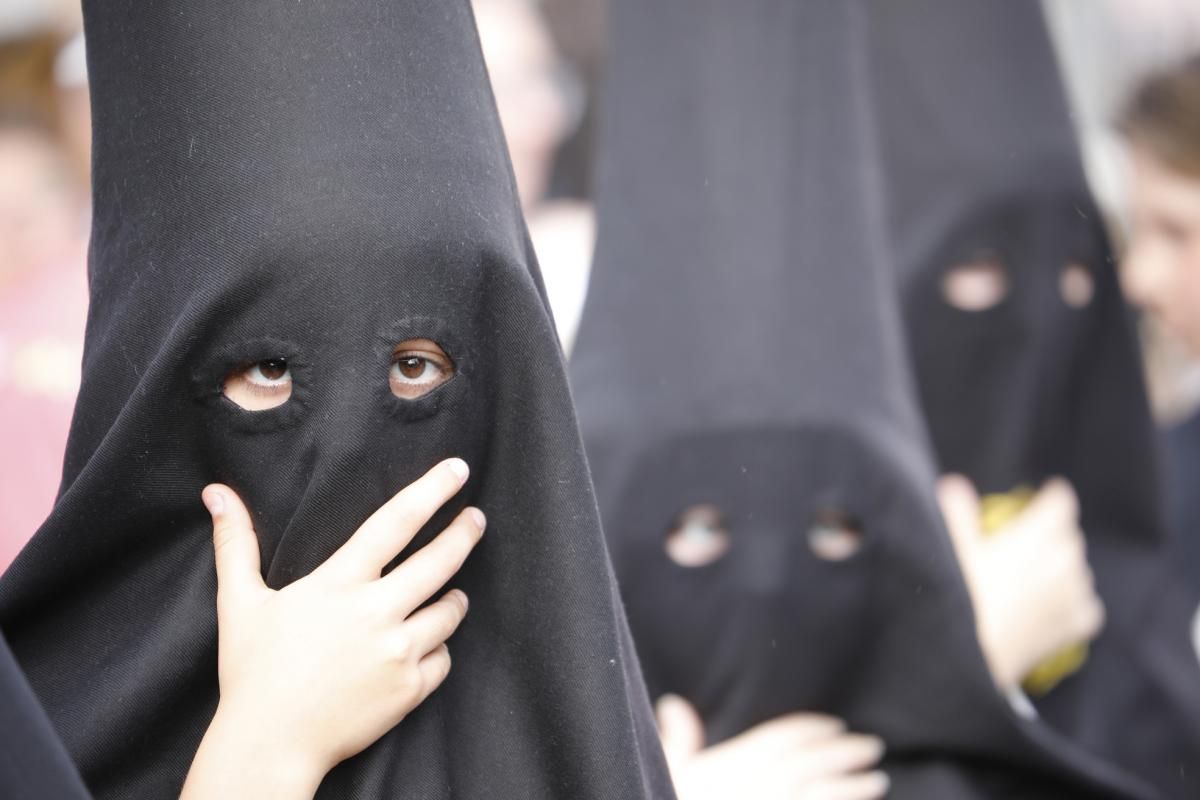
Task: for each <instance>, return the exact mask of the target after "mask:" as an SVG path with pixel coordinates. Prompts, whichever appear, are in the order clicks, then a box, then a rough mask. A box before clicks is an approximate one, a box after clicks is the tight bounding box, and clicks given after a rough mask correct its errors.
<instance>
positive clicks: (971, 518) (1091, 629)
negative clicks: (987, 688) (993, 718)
mask: <svg viewBox="0 0 1200 800" xmlns="http://www.w3.org/2000/svg"><path fill="white" fill-rule="evenodd" d="M938 497H939V500H940V502H941V506H942V513H943V515H944V516H945V518H946V526H947V528H949V531H950V538H951V539H952V540H953V542H954V549H955V552H956V553H957V555H958V560H959V564H960V566H961V568H962V571H963V577H964V578H965V579H966V582H967V589H968V590H969V592H970V594H971V604H972V606H973V607H974V610H975V627H976V632H977V634H978V637H979V644H980V647H981V649H982V650H983V654H984V657H985V658H986V660H987V663H988V667H989V669H990V670H991V673H992V679H993V680H994V681H995V683H996V685H997V686H998V687H999V688H1000V689H1001V690H1002V691H1011V690H1014V689H1016V688H1017V687H1018V686H1019V685H1020V683H1021V680H1022V679H1023V678H1024V677H1025V676H1026V675H1028V674H1029V672H1030V671H1031V670H1032V669H1033V668H1034V667H1035V666H1037V665H1038V664H1039V663H1041V662H1042V661H1043V660H1044V659H1046V658H1048V657H1050V656H1052V655H1054V654H1055V653H1057V652H1059V651H1060V650H1062V649H1063V648H1065V647H1069V646H1071V645H1075V644H1078V643H1079V642H1084V641H1088V640H1090V639H1092V638H1093V637H1095V636H1096V634H1097V633H1099V632H1100V629H1101V628H1102V627H1103V625H1104V605H1103V603H1102V602H1101V601H1100V598H1099V596H1097V594H1096V589H1095V581H1094V577H1093V575H1092V570H1091V568H1090V567H1089V566H1088V561H1087V553H1086V549H1085V545H1084V537H1083V531H1082V530H1081V529H1080V527H1079V501H1078V499H1077V498H1076V496H1075V492H1074V490H1073V489H1072V488H1071V485H1070V484H1069V483H1067V482H1066V481H1064V480H1061V479H1054V480H1051V481H1047V483H1046V485H1045V486H1043V487H1042V489H1041V491H1039V492H1038V494H1037V496H1036V497H1034V499H1033V501H1032V502H1031V503H1030V504H1029V506H1028V508H1026V509H1025V510H1024V511H1023V512H1021V514H1020V515H1019V516H1018V517H1016V518H1015V519H1013V520H1012V522H1010V523H1009V524H1007V525H1005V526H1004V527H1003V528H1001V529H999V530H997V531H996V532H994V533H992V534H990V535H984V533H983V530H982V528H981V523H980V510H979V495H978V494H977V493H976V491H975V487H974V486H973V485H972V484H971V482H970V481H969V480H967V479H966V478H964V477H962V476H961V475H949V476H946V477H944V478H943V479H942V480H941V482H940V483H939V485H938Z"/></svg>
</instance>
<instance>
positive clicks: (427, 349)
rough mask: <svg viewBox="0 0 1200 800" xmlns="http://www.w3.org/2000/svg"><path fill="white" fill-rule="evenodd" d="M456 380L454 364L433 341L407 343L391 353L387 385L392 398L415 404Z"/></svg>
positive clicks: (411, 341)
mask: <svg viewBox="0 0 1200 800" xmlns="http://www.w3.org/2000/svg"><path fill="white" fill-rule="evenodd" d="M452 377H454V362H453V361H451V360H450V357H449V356H448V355H446V353H445V351H443V350H442V348H441V347H439V346H438V344H437V342H434V341H432V340H430V339H408V340H406V341H403V342H401V343H400V344H398V345H396V349H395V350H394V351H393V352H392V367H391V371H390V372H389V374H388V383H389V384H390V385H391V387H392V394H394V395H396V396H397V397H399V398H402V399H405V400H414V399H416V398H418V397H423V396H424V395H427V394H429V393H430V392H432V391H433V390H434V389H436V388H437V387H439V386H441V385H442V384H443V383H445V382H446V381H448V380H450V379H451V378H452Z"/></svg>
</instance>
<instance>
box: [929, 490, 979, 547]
mask: <svg viewBox="0 0 1200 800" xmlns="http://www.w3.org/2000/svg"><path fill="white" fill-rule="evenodd" d="M937 493H938V504H939V505H941V507H942V516H943V517H944V518H945V520H946V528H947V530H948V531H949V533H950V540H951V542H953V544H954V549H955V550H957V551H958V555H959V558H962V557H963V556H964V555H966V553H967V552H969V551H970V548H972V547H974V546H975V543H976V542H977V541H978V540H979V538H980V537H981V536H983V526H982V523H981V522H980V519H979V513H980V512H979V493H978V492H976V491H975V486H974V484H972V483H971V481H970V480H968V479H967V478H965V477H963V476H962V475H946V476H944V477H943V478H942V479H941V480H939V481H938V490H937Z"/></svg>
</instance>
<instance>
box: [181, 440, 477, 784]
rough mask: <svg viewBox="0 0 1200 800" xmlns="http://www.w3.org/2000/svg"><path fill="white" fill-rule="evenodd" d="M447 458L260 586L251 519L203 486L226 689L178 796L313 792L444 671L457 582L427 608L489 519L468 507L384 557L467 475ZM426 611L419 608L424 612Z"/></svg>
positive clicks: (458, 613)
mask: <svg viewBox="0 0 1200 800" xmlns="http://www.w3.org/2000/svg"><path fill="white" fill-rule="evenodd" d="M466 476H467V465H466V464H465V463H463V462H462V461H461V460H459V459H450V460H448V461H444V462H442V463H441V464H439V465H437V466H436V467H434V468H433V469H432V470H430V471H429V472H428V473H426V474H425V476H424V477H422V478H421V479H419V480H418V481H416V482H415V483H413V484H412V485H410V486H408V487H407V488H405V489H404V490H403V491H401V492H400V493H399V494H397V495H396V496H395V497H393V498H392V499H391V500H389V501H388V502H387V503H386V504H384V505H383V506H382V507H381V508H380V509H379V510H378V511H376V512H375V513H374V514H373V515H372V516H371V518H370V519H368V520H367V521H366V522H364V523H363V525H362V527H360V528H359V529H358V531H356V532H355V534H354V535H353V536H352V537H351V538H350V540H349V541H347V542H346V543H345V544H344V545H343V546H342V547H341V548H340V549H339V550H338V551H337V552H336V553H334V554H333V555H332V556H331V557H330V558H329V560H328V561H326V562H325V563H324V564H322V565H321V566H320V567H319V568H317V569H316V570H315V571H314V572H313V573H312V574H311V575H308V576H307V577H305V578H302V579H301V580H298V581H296V582H295V583H293V584H291V585H289V586H287V587H286V588H284V589H281V590H278V591H276V590H272V589H270V588H268V587H267V586H266V584H265V583H263V579H262V575H261V572H260V564H259V550H258V541H257V539H256V537H255V534H254V530H253V528H252V526H251V520H250V515H249V513H248V512H247V511H246V508H245V506H244V505H242V503H241V501H240V500H239V499H238V497H237V495H236V494H234V492H233V490H232V489H230V488H228V487H226V486H221V485H218V484H214V485H211V486H208V487H206V488H205V490H204V493H203V497H204V501H205V505H206V506H208V508H209V511H210V512H211V513H212V515H213V544H214V547H215V552H216V563H217V620H218V625H219V633H218V678H219V681H220V691H221V699H220V702H219V704H218V707H217V712H216V715H215V716H214V718H213V721H212V724H211V725H210V726H209V728H208V731H207V732H206V733H205V736H204V740H203V741H202V742H201V745H200V749H199V750H198V751H197V753H196V758H195V760H194V761H193V763H192V767H191V770H190V771H189V773H188V778H187V782H186V783H185V785H184V787H183V794H182V798H183V800H207V799H208V798H220V799H221V800H237V799H238V798H262V797H271V798H277V799H278V800H289V799H290V798H311V797H312V796H313V794H314V793H315V792H316V790H317V787H318V786H319V785H320V782H321V780H322V779H323V778H324V777H325V774H326V773H327V772H328V771H329V770H330V769H332V768H333V767H334V766H335V765H336V764H338V763H339V762H340V761H342V760H344V759H346V758H349V757H350V756H352V755H354V754H356V753H358V752H360V751H361V750H363V749H364V748H366V747H367V746H368V745H370V744H371V743H373V742H374V741H375V740H376V739H378V738H379V737H380V736H382V735H383V734H385V733H387V732H388V731H389V730H391V729H392V728H393V727H395V726H396V725H397V724H398V723H399V722H400V721H401V720H402V719H403V718H404V717H405V716H406V715H407V714H408V713H409V712H411V711H412V710H413V709H414V708H416V707H417V706H418V705H420V703H421V702H423V701H424V700H425V698H426V697H428V696H429V695H430V693H432V692H433V690H434V689H436V688H437V687H438V686H439V685H441V683H442V681H444V680H445V678H446V676H447V674H448V673H449V670H450V655H449V651H448V650H447V648H446V644H445V642H446V640H447V639H448V638H449V637H450V635H451V634H453V633H454V631H455V629H456V628H457V627H458V625H459V623H460V622H462V620H463V617H464V615H465V614H466V612H467V598H466V595H465V594H463V593H462V592H461V591H458V590H452V591H450V592H447V593H446V594H445V595H444V596H443V597H441V598H440V599H438V600H437V601H436V602H434V603H431V604H430V605H428V606H426V607H425V608H420V607H421V605H422V604H424V603H425V602H426V601H427V600H428V599H429V598H430V597H432V596H433V595H434V594H436V593H437V592H438V591H439V590H440V589H441V588H442V586H443V585H444V584H445V583H446V581H447V580H449V579H450V578H451V577H452V576H453V575H454V574H455V573H456V572H457V571H458V569H459V568H460V567H461V566H462V564H463V562H464V560H465V559H466V558H467V555H468V554H469V553H470V552H471V550H472V548H474V546H475V545H476V543H477V542H478V541H479V538H480V536H482V534H483V529H484V526H485V524H486V523H485V520H484V517H483V514H482V513H481V512H480V511H479V510H478V509H475V508H468V509H466V510H464V511H463V512H462V513H461V514H459V516H458V517H457V518H456V519H455V520H454V521H453V522H452V523H451V524H450V525H449V527H447V528H446V530H444V531H443V532H442V533H441V534H439V535H438V536H437V537H436V538H435V539H434V540H433V541H431V542H430V543H429V544H427V545H426V546H425V547H423V548H422V549H421V550H419V551H418V552H416V553H414V554H413V555H412V556H411V557H409V558H408V559H407V560H406V561H404V562H403V563H402V564H400V565H399V566H398V567H396V568H395V569H394V570H392V571H391V572H390V573H389V574H388V575H386V576H383V577H380V576H381V573H382V570H383V569H384V567H385V566H386V565H387V564H388V563H390V562H391V561H392V559H393V558H395V557H396V555H397V554H398V553H399V552H400V551H401V550H403V549H404V547H405V546H406V545H407V544H408V543H409V542H410V541H411V540H412V538H413V536H415V535H416V533H417V531H418V530H420V528H421V526H423V525H424V524H425V523H426V522H428V521H429V519H430V518H431V517H432V516H433V514H434V513H435V512H436V511H437V509H438V508H440V507H441V506H442V505H443V504H444V503H445V502H446V501H447V500H449V499H450V498H451V497H453V496H454V495H455V494H456V493H457V492H458V490H459V489H460V488H461V487H462V485H463V483H464V482H465V481H466ZM418 609H420V610H418Z"/></svg>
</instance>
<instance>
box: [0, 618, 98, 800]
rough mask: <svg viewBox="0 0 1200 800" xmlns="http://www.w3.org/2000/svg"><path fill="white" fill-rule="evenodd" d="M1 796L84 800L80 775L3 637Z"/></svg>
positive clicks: (0, 646) (0, 645)
mask: <svg viewBox="0 0 1200 800" xmlns="http://www.w3.org/2000/svg"><path fill="white" fill-rule="evenodd" d="M0 797H11V798H24V797H30V798H41V797H45V798H55V799H56V800H85V799H86V798H87V797H89V795H88V793H87V789H85V788H84V787H83V781H82V780H80V778H79V772H78V771H77V770H76V769H75V765H74V764H72V763H71V757H70V756H68V755H67V751H66V749H64V748H63V745H62V742H61V741H59V739H58V736H57V735H55V733H54V728H53V727H52V726H51V724H50V720H49V719H47V718H46V712H45V711H43V710H42V707H41V706H40V705H39V704H38V701H37V698H36V697H34V696H33V692H32V691H31V690H30V688H29V682H28V681H26V680H25V676H24V675H23V674H22V673H21V668H20V667H18V666H17V662H16V661H15V660H13V656H12V652H11V651H10V650H9V649H8V643H7V642H6V641H5V640H4V637H3V636H0Z"/></svg>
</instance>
